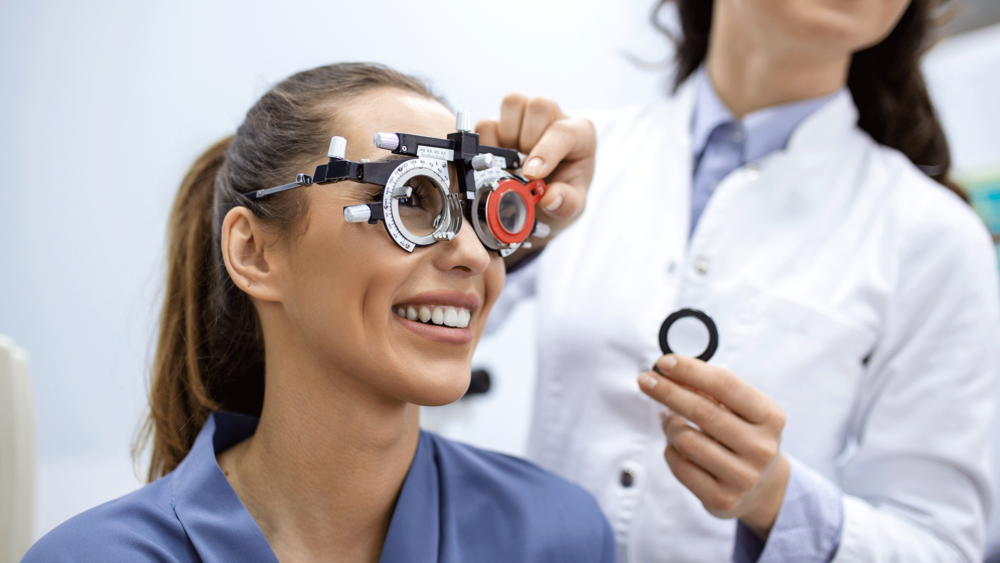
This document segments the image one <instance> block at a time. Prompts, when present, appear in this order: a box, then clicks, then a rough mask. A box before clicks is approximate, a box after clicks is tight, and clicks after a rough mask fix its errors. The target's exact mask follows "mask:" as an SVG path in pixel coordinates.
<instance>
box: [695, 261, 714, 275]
mask: <svg viewBox="0 0 1000 563" xmlns="http://www.w3.org/2000/svg"><path fill="white" fill-rule="evenodd" d="M711 269H712V264H711V263H710V262H709V261H708V260H707V259H705V258H698V259H697V260H695V261H694V271H696V272H698V274H699V275H702V276H704V275H705V274H707V273H708V271H709V270H711Z"/></svg>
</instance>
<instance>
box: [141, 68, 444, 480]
mask: <svg viewBox="0 0 1000 563" xmlns="http://www.w3.org/2000/svg"><path fill="white" fill-rule="evenodd" d="M378 88H395V89H398V90H403V91H406V92H411V93H414V94H417V95H420V96H424V97H426V98H430V99H435V100H437V101H439V102H441V103H442V104H444V102H443V101H442V100H441V99H440V98H438V97H436V96H435V95H434V94H433V93H431V91H430V90H429V89H428V88H427V86H425V85H424V84H423V83H422V82H420V81H419V80H417V79H415V78H412V77H410V76H406V75H404V74H400V73H398V72H396V71H394V70H391V69H389V68H386V67H384V66H380V65H374V64H366V63H346V64H336V65H328V66H323V67H319V68H316V69H313V70H308V71H305V72H300V73H298V74H296V75H294V76H292V77H290V78H288V79H286V80H284V81H283V82H281V83H280V84H278V85H277V86H275V87H274V88H272V89H271V91H269V92H268V93H266V94H264V96H263V97H262V98H261V99H260V100H259V101H258V102H257V103H256V104H255V105H254V107H253V108H251V109H250V111H249V112H248V113H247V116H246V119H245V121H244V122H243V124H242V125H241V126H240V127H239V129H238V130H237V131H236V134H235V135H233V136H230V137H227V138H225V139H223V140H221V141H219V142H218V143H216V144H215V145H213V146H212V147H211V148H209V149H208V150H207V151H205V153H204V154H203V155H201V156H200V157H199V158H198V160H197V161H195V163H194V165H193V166H192V167H191V170H190V171H189V172H188V173H187V175H186V176H185V177H184V180H183V182H181V187H180V190H179V191H178V192H177V199H176V200H175V201H174V207H173V210H172V211H171V213H170V222H169V227H168V230H167V239H168V249H167V287H166V295H165V297H164V301H163V311H162V313H161V316H160V334H159V339H158V341H157V345H156V355H155V357H154V360H153V370H152V378H151V379H152V381H151V384H150V390H149V417H148V418H147V419H146V421H145V423H144V424H143V426H142V427H141V428H140V431H139V436H138V439H137V440H136V443H135V446H134V447H133V451H132V454H133V457H134V458H138V457H139V454H140V453H141V452H142V451H143V450H144V449H145V446H146V445H147V444H148V443H150V442H151V443H152V459H151V463H150V467H149V473H148V479H149V480H150V481H153V480H155V479H157V478H159V477H161V476H163V475H165V474H167V473H169V472H171V471H173V470H174V468H176V467H177V465H178V464H179V463H180V462H181V460H183V459H184V457H185V456H186V455H187V454H188V452H189V451H190V450H191V447H192V446H193V445H194V440H195V438H196V437H197V436H198V432H200V431H201V428H202V426H204V425H205V421H206V420H208V416H209V414H211V412H212V411H214V410H225V411H231V412H238V413H243V414H249V415H254V416H259V415H260V413H261V408H262V407H263V404H264V336H263V332H262V330H261V326H260V320H259V318H258V317H257V311H256V309H255V308H254V305H253V302H252V301H251V299H250V297H249V296H248V295H247V294H246V293H244V292H243V291H242V290H240V289H239V288H237V287H236V285H235V284H234V283H233V280H232V279H231V278H230V277H229V274H228V272H227V271H226V267H225V264H224V262H223V260H222V250H221V245H222V240H221V238H222V235H221V229H222V221H223V219H224V218H225V216H226V214H227V213H228V212H229V211H230V210H231V209H233V208H234V207H237V206H243V207H246V208H247V209H249V210H250V211H251V212H252V213H253V214H254V215H255V216H256V217H257V218H258V219H259V220H260V221H262V222H263V223H266V224H267V225H269V226H271V227H274V228H275V230H276V231H277V232H278V233H280V234H282V235H288V234H289V233H291V232H292V231H293V229H294V228H295V226H296V225H299V224H301V219H302V217H303V216H304V215H305V213H306V212H307V211H308V209H307V207H306V204H305V202H306V200H305V198H304V197H303V196H302V193H301V191H300V190H294V191H292V192H285V193H281V194H276V195H274V196H272V197H269V198H267V199H265V200H260V201H257V200H250V199H249V198H247V197H246V196H245V195H244V194H247V193H249V192H253V191H257V190H261V189H266V188H271V187H274V186H278V185H281V184H284V183H286V182H287V181H288V179H289V178H294V177H295V174H296V173H297V172H299V171H301V169H302V168H303V167H304V166H306V165H307V164H308V163H310V162H313V161H315V160H316V157H317V156H321V155H323V154H326V147H327V144H328V143H329V141H330V136H331V135H332V134H333V133H334V127H335V123H333V121H334V120H333V117H332V116H333V115H334V114H335V112H331V109H336V106H337V103H338V102H343V101H345V100H350V99H353V98H355V97H357V96H359V95H361V94H364V93H365V92H367V91H370V90H374V89H378Z"/></svg>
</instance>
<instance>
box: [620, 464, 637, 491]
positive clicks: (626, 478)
mask: <svg viewBox="0 0 1000 563" xmlns="http://www.w3.org/2000/svg"><path fill="white" fill-rule="evenodd" d="M619 480H620V481H621V484H622V486H623V487H625V488H626V489H627V488H629V487H631V486H632V484H633V483H635V475H633V474H632V472H631V471H630V470H628V469H622V474H621V477H620V479H619Z"/></svg>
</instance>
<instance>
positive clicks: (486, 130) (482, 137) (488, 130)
mask: <svg viewBox="0 0 1000 563" xmlns="http://www.w3.org/2000/svg"><path fill="white" fill-rule="evenodd" d="M476 133H477V134H479V144H480V145H487V146H491V147H498V146H500V122H499V121H497V120H496V119H484V120H482V121H480V122H479V123H477V124H476Z"/></svg>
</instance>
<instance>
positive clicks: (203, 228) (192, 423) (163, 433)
mask: <svg viewBox="0 0 1000 563" xmlns="http://www.w3.org/2000/svg"><path fill="white" fill-rule="evenodd" d="M232 139H233V138H232V136H230V137H226V138H225V139H222V140H221V141H219V142H217V143H216V144H214V145H212V147H210V148H209V149H208V150H207V151H205V153H204V154H202V155H201V156H200V157H199V158H198V160H196V161H195V163H194V165H193V166H192V167H191V170H189V171H188V173H187V175H186V176H185V177H184V180H183V181H182V182H181V187H180V190H179V191H178V192H177V198H176V199H175V200H174V206H173V209H172V211H171V212H170V222H169V226H168V228H167V240H168V241H169V246H168V248H167V287H166V296H165V298H164V301H163V312H162V313H161V316H160V336H159V341H158V342H157V345H156V356H155V359H154V360H153V380H152V387H151V389H150V395H151V399H152V400H151V401H150V414H149V418H148V419H147V421H146V424H145V425H144V426H143V429H142V431H141V440H140V443H139V449H141V447H142V446H143V445H144V444H145V442H146V441H147V440H148V439H149V438H150V437H152V438H153V452H152V460H151V465H150V468H149V476H148V477H149V480H150V481H152V480H153V479H155V478H156V477H158V476H160V475H163V474H164V473H167V472H169V471H170V470H171V469H173V468H174V467H176V466H177V464H178V463H179V462H180V460H181V459H183V458H184V456H185V455H187V452H188V451H190V449H191V446H192V445H193V444H194V439H195V436H197V434H198V430H200V429H201V427H202V425H204V423H205V420H206V419H207V418H208V415H209V413H210V412H211V411H212V410H214V409H215V408H217V405H216V403H215V402H214V401H213V400H212V399H211V398H210V397H209V396H208V394H207V393H206V390H205V384H204V382H203V380H202V375H203V373H202V366H201V363H202V361H201V358H204V357H205V354H204V351H203V347H204V343H205V340H206V334H205V326H204V324H203V323H202V314H201V311H203V310H205V309H207V303H208V300H209V295H210V294H211V284H212V277H213V276H212V275H210V272H212V264H213V256H212V254H213V252H212V239H213V236H212V210H213V209H214V207H215V206H214V205H213V203H214V199H215V197H214V196H215V194H214V192H215V189H214V186H215V177H216V175H217V174H218V172H219V169H220V168H222V164H223V161H224V156H225V153H226V149H228V148H229V145H230V143H231V142H232Z"/></svg>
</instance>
